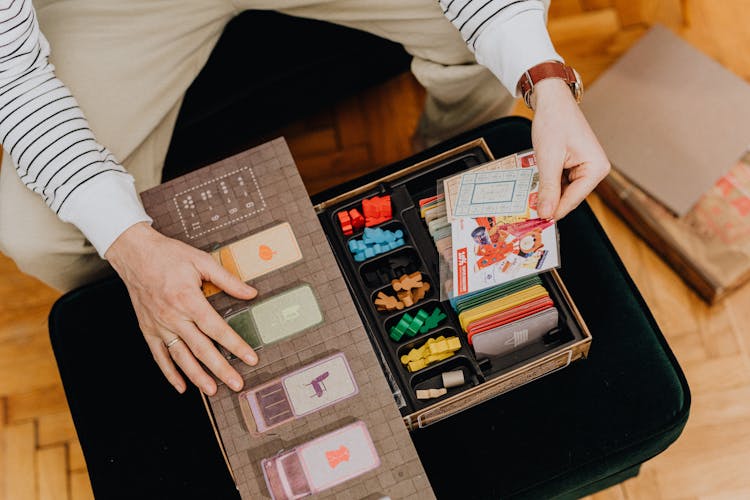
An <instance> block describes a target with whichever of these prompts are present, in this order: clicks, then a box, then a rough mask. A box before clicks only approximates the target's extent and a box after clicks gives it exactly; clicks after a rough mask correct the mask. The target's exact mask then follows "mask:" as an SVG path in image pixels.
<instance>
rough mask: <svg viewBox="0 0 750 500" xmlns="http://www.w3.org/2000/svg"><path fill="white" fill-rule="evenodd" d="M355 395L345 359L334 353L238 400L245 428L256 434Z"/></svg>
mask: <svg viewBox="0 0 750 500" xmlns="http://www.w3.org/2000/svg"><path fill="white" fill-rule="evenodd" d="M358 392H359V388H358V387H357V383H356V382H355V381H354V376H353V375H352V372H351V369H350V368H349V363H348V362H347V360H346V356H344V354H343V353H336V354H334V355H333V356H329V357H327V358H324V359H321V360H320V361H317V362H315V363H312V364H310V365H307V366H305V367H303V368H301V369H299V370H296V371H294V372H292V373H289V374H287V375H282V376H281V377H279V378H276V379H274V380H272V381H270V382H267V383H265V384H263V385H261V386H259V387H255V388H252V389H250V390H248V391H245V392H243V393H242V394H240V396H239V398H240V407H241V408H242V410H243V415H245V417H246V418H245V424H246V425H247V426H248V430H249V431H250V432H252V433H254V434H255V433H263V432H266V431H268V430H270V429H273V428H275V427H278V426H279V425H282V424H284V423H286V422H290V421H292V420H294V419H296V418H300V417H303V416H305V415H307V414H310V413H312V412H315V411H318V410H321V409H322V408H325V407H326V406H330V405H333V404H335V403H337V402H339V401H343V400H344V399H347V398H350V397H352V396H354V395H356V394H357V393H358ZM248 410H249V413H248Z"/></svg>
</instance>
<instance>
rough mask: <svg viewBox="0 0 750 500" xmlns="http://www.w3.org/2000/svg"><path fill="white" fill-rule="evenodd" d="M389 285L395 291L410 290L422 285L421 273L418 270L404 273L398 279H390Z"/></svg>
mask: <svg viewBox="0 0 750 500" xmlns="http://www.w3.org/2000/svg"><path fill="white" fill-rule="evenodd" d="M391 286H393V289H394V290H395V291H397V292H398V291H399V290H411V289H412V288H417V287H420V286H422V273H420V272H419V271H417V272H415V273H411V274H404V275H403V276H401V277H400V278H398V279H395V280H393V281H391Z"/></svg>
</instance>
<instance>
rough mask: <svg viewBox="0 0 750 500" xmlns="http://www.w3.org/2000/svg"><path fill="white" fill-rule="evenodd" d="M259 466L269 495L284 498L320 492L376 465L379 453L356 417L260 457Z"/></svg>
mask: <svg viewBox="0 0 750 500" xmlns="http://www.w3.org/2000/svg"><path fill="white" fill-rule="evenodd" d="M261 466H262V468H263V474H264V476H265V478H266V484H267V485H268V490H269V491H270V493H271V498H273V499H274V500H286V499H293V498H302V497H305V496H308V495H312V494H315V493H320V492H322V491H325V490H328V489H330V488H332V487H334V486H336V485H338V484H342V483H344V482H346V481H348V480H350V479H353V478H355V477H357V476H360V475H362V474H364V473H366V472H369V471H371V470H374V469H377V468H378V467H379V466H380V457H379V456H378V454H377V451H375V446H374V445H373V442H372V438H371V437H370V433H369V432H368V431H367V426H366V425H365V424H364V422H362V421H357V422H354V423H353V424H349V425H347V426H346V427H342V428H341V429H339V430H337V431H334V432H331V433H329V434H326V435H324V436H321V437H319V438H317V439H314V440H312V441H310V442H308V443H305V444H303V445H300V446H298V447H296V448H295V449H293V450H292V451H289V452H282V453H280V454H279V455H277V456H275V457H272V458H269V459H264V460H263V462H262V464H261Z"/></svg>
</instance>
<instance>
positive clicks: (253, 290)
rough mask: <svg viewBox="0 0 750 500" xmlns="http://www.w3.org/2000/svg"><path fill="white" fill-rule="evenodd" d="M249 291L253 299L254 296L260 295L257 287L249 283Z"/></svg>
mask: <svg viewBox="0 0 750 500" xmlns="http://www.w3.org/2000/svg"><path fill="white" fill-rule="evenodd" d="M247 293H249V294H250V298H251V299H253V298H255V296H256V295H258V290H256V289H255V288H253V287H251V286H250V285H247Z"/></svg>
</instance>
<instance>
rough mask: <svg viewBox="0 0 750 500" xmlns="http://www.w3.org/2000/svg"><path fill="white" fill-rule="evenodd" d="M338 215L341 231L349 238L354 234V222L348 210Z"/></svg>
mask: <svg viewBox="0 0 750 500" xmlns="http://www.w3.org/2000/svg"><path fill="white" fill-rule="evenodd" d="M337 215H338V216H339V224H341V230H342V231H343V232H344V234H345V235H347V236H350V235H352V234H354V229H353V227H352V220H351V218H350V217H349V214H348V213H346V210H342V211H341V212H339V213H338V214H337Z"/></svg>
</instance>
